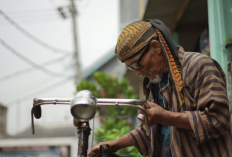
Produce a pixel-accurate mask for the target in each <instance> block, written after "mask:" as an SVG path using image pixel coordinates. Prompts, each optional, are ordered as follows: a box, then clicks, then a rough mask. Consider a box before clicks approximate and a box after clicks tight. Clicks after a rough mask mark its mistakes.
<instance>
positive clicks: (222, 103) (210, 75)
mask: <svg viewBox="0 0 232 157" xmlns="http://www.w3.org/2000/svg"><path fill="white" fill-rule="evenodd" d="M186 67H187V70H186V74H185V79H186V82H187V85H186V87H184V88H185V89H186V90H188V92H187V93H189V95H191V96H192V101H191V102H189V103H192V104H189V106H190V110H189V111H186V114H187V116H188V119H189V122H190V125H191V127H192V130H193V132H192V133H193V136H194V137H193V138H194V140H195V141H196V144H201V143H203V142H206V141H208V140H210V139H213V138H217V137H219V136H221V135H223V134H224V133H226V132H228V129H229V126H230V113H229V102H228V97H227V89H226V80H225V74H224V72H223V71H222V69H221V67H220V66H219V64H218V63H217V62H216V61H214V60H212V59H211V58H209V57H207V56H203V55H195V56H194V59H193V61H192V62H190V64H188V65H186ZM185 103H186V102H185ZM191 107H193V108H195V109H194V110H193V108H191Z"/></svg>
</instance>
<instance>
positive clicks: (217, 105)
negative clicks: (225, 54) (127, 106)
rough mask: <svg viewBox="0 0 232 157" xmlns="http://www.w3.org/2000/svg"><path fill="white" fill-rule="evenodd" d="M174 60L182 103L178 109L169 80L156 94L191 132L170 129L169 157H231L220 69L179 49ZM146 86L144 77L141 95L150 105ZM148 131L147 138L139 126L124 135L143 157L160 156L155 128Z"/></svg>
mask: <svg viewBox="0 0 232 157" xmlns="http://www.w3.org/2000/svg"><path fill="white" fill-rule="evenodd" d="M178 58H179V60H180V63H181V65H182V73H181V74H182V79H183V89H182V92H183V99H184V103H183V105H182V106H181V107H178V105H177V99H176V95H175V92H174V91H173V90H172V86H171V85H170V81H169V82H168V84H167V85H166V86H165V87H163V88H162V90H161V91H160V95H161V97H162V98H163V101H164V104H165V105H166V106H167V109H168V110H170V111H172V112H181V113H186V115H187V117H188V120H189V123H190V126H191V129H192V130H186V129H181V128H177V127H174V126H171V132H170V142H171V154H172V157H232V139H231V135H232V133H231V131H232V126H231V117H230V112H229V102H228V97H227V89H226V79H225V74H224V72H223V70H222V69H221V67H220V66H219V64H218V63H217V62H216V61H215V60H213V59H212V58H210V57H208V56H206V55H204V54H201V53H192V52H185V51H184V50H183V48H181V47H178ZM148 83H149V79H148V78H145V79H144V88H145V96H146V98H147V100H148V101H151V102H152V101H154V98H153V94H152V93H151V91H152V89H150V88H149V87H147V85H148ZM149 131H150V135H149V136H147V135H146V132H145V127H144V125H143V124H142V125H139V126H138V127H137V128H136V129H134V130H133V131H131V132H129V133H128V136H129V137H130V138H131V140H132V141H133V144H134V146H135V147H136V148H137V149H138V151H140V152H141V154H142V155H143V156H149V157H160V156H161V146H160V143H159V138H160V136H158V135H159V134H158V127H157V125H154V126H151V127H150V128H149Z"/></svg>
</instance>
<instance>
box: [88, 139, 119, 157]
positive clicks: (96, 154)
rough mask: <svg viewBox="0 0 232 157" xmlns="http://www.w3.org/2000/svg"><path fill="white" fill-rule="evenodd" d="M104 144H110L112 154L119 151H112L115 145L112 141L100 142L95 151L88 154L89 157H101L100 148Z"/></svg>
mask: <svg viewBox="0 0 232 157" xmlns="http://www.w3.org/2000/svg"><path fill="white" fill-rule="evenodd" d="M103 144H108V145H109V147H110V150H111V151H112V152H115V151H117V150H112V144H113V143H112V141H108V142H100V143H98V144H97V145H96V146H94V147H93V149H92V150H91V151H90V152H89V153H88V155H87V157H100V146H101V145H103Z"/></svg>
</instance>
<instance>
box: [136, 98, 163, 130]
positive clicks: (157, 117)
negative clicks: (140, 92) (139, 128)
mask: <svg viewBox="0 0 232 157" xmlns="http://www.w3.org/2000/svg"><path fill="white" fill-rule="evenodd" d="M140 108H141V109H143V110H144V111H145V112H146V115H147V121H148V126H152V125H155V124H158V123H159V124H161V122H162V121H163V120H164V119H163V118H165V117H164V116H165V112H166V110H164V109H163V108H162V107H160V106H159V105H157V104H155V103H152V102H147V104H146V105H145V107H144V106H142V107H140ZM139 114H143V112H141V111H140V110H139Z"/></svg>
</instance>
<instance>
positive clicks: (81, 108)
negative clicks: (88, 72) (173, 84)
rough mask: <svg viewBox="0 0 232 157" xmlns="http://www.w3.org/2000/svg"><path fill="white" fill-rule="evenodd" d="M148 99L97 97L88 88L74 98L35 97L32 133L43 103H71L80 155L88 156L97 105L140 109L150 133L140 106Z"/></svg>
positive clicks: (79, 156) (32, 110) (32, 112)
mask: <svg viewBox="0 0 232 157" xmlns="http://www.w3.org/2000/svg"><path fill="white" fill-rule="evenodd" d="M145 103H146V101H144V100H139V99H108V98H95V96H94V95H93V94H92V93H91V92H90V91H88V90H83V91H80V92H78V93H77V94H76V96H75V97H74V98H73V99H70V98H35V99H34V103H33V107H32V109H31V126H32V133H33V134H34V133H35V128H34V118H33V115H34V117H35V118H37V119H39V118H41V114H42V110H41V105H50V104H53V105H70V106H71V114H72V115H73V117H74V126H76V127H77V129H78V134H79V142H78V155H77V156H78V157H87V150H88V137H89V135H90V131H91V128H90V127H89V120H91V119H92V118H93V117H94V116H95V113H96V107H97V106H127V107H135V108H137V109H139V110H140V111H141V112H142V113H143V115H144V122H145V127H146V134H147V135H149V129H148V124H147V116H146V113H145V111H144V110H143V109H142V108H140V107H138V105H143V104H145Z"/></svg>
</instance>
